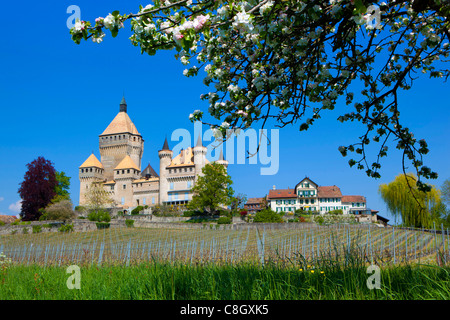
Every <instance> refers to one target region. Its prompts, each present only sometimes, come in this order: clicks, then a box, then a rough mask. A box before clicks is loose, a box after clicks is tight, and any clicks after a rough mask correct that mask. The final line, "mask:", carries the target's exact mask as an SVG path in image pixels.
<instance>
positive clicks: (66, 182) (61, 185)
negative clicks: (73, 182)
mask: <svg viewBox="0 0 450 320" xmlns="http://www.w3.org/2000/svg"><path fill="white" fill-rule="evenodd" d="M56 181H58V184H57V185H56V187H55V192H56V197H58V198H60V199H70V194H69V189H70V177H68V176H66V173H65V172H64V171H61V172H59V171H56Z"/></svg>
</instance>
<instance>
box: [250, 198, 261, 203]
mask: <svg viewBox="0 0 450 320" xmlns="http://www.w3.org/2000/svg"><path fill="white" fill-rule="evenodd" d="M263 200H264V198H248V200H247V203H246V204H260V203H261V202H262V201H263Z"/></svg>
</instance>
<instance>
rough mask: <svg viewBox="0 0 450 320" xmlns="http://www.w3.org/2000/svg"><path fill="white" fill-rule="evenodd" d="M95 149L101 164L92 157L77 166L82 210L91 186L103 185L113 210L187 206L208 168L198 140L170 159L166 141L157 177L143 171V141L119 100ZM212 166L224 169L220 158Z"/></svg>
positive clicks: (161, 152) (122, 102)
mask: <svg viewBox="0 0 450 320" xmlns="http://www.w3.org/2000/svg"><path fill="white" fill-rule="evenodd" d="M99 149H100V160H98V158H97V157H96V156H95V155H94V154H91V155H90V156H89V157H88V159H87V160H86V161H85V162H84V163H83V164H82V165H81V166H80V167H79V178H80V205H81V206H83V205H87V204H88V203H87V202H88V200H87V195H88V193H89V192H90V188H92V186H93V183H100V184H102V185H103V188H104V190H105V191H107V192H108V193H109V194H110V197H111V198H112V199H113V201H114V206H113V207H115V208H120V209H124V210H131V209H133V208H134V207H137V206H146V205H147V206H149V207H152V206H156V205H163V204H169V205H170V204H176V205H179V204H186V203H188V202H189V201H190V200H192V191H191V190H192V187H193V186H194V185H195V182H196V180H197V177H198V176H199V175H201V174H202V169H203V167H204V166H205V165H206V164H208V163H209V161H208V160H207V159H206V150H207V148H206V147H205V146H203V145H202V141H201V137H199V138H198V141H197V144H196V145H195V147H189V148H187V149H185V150H181V151H180V153H179V154H178V155H176V156H175V157H174V156H173V151H172V150H170V148H169V145H168V142H167V138H166V140H165V141H164V144H163V147H162V149H161V150H160V151H159V152H158V154H159V174H157V173H156V171H155V170H154V169H153V168H152V166H151V165H150V164H148V166H147V167H146V168H144V169H142V168H141V165H142V157H143V154H144V139H143V137H142V135H141V134H140V133H139V131H138V130H137V129H136V126H135V125H134V124H133V122H132V121H131V119H130V117H129V116H128V113H127V104H126V101H125V99H124V98H123V99H122V101H121V103H120V110H119V113H118V114H117V115H116V117H115V118H114V119H113V120H112V122H111V123H110V124H109V126H108V127H107V128H106V129H105V131H104V132H103V133H102V134H101V135H100V136H99ZM217 163H221V164H222V165H224V166H225V167H227V166H228V162H227V161H226V160H224V159H223V155H222V154H221V156H220V158H219V160H218V161H217Z"/></svg>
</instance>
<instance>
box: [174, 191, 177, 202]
mask: <svg viewBox="0 0 450 320" xmlns="http://www.w3.org/2000/svg"><path fill="white" fill-rule="evenodd" d="M174 200H178V192H175V194H174Z"/></svg>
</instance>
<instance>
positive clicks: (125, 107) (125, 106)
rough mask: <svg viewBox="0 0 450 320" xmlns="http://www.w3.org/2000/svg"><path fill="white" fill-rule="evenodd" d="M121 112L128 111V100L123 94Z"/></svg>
mask: <svg viewBox="0 0 450 320" xmlns="http://www.w3.org/2000/svg"><path fill="white" fill-rule="evenodd" d="M120 112H125V113H127V102H126V101H125V96H123V97H122V101H120Z"/></svg>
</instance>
